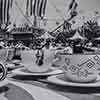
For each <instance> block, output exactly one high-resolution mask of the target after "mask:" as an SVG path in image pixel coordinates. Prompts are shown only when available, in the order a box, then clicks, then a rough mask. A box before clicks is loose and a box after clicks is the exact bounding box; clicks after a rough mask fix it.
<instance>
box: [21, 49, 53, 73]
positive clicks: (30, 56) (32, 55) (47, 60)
mask: <svg viewBox="0 0 100 100" xmlns="http://www.w3.org/2000/svg"><path fill="white" fill-rule="evenodd" d="M36 52H37V51H35V50H24V51H21V58H22V63H23V64H24V66H25V68H26V69H27V70H28V71H31V72H45V71H47V70H48V69H49V68H50V67H51V62H52V60H53V57H54V51H49V50H45V51H44V59H43V65H41V66H38V65H37V64H36V60H37V59H36Z"/></svg>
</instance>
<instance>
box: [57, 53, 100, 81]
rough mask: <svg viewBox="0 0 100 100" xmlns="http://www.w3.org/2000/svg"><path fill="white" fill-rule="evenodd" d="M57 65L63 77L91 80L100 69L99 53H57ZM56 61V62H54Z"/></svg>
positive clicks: (94, 78) (74, 79)
mask: <svg viewBox="0 0 100 100" xmlns="http://www.w3.org/2000/svg"><path fill="white" fill-rule="evenodd" d="M59 57H60V60H59V61H58V64H60V65H59V66H60V67H62V68H63V71H64V75H65V78H67V79H69V80H70V81H73V82H92V81H94V80H96V79H97V75H98V72H99V70H100V55H96V54H86V55H84V54H73V55H69V54H59ZM56 63H57V62H56Z"/></svg>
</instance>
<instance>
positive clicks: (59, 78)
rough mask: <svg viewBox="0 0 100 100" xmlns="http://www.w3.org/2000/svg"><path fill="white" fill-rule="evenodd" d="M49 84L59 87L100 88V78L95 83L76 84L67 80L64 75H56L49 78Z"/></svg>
mask: <svg viewBox="0 0 100 100" xmlns="http://www.w3.org/2000/svg"><path fill="white" fill-rule="evenodd" d="M47 81H48V83H51V84H55V85H59V86H72V87H100V76H99V75H98V76H97V79H96V80H95V81H94V82H89V83H76V82H71V81H69V80H67V79H66V78H65V76H64V74H60V75H54V76H50V77H48V78H47Z"/></svg>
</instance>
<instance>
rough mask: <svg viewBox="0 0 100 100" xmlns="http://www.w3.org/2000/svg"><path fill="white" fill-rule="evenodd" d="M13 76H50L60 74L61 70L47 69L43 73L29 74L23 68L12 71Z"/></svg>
mask: <svg viewBox="0 0 100 100" xmlns="http://www.w3.org/2000/svg"><path fill="white" fill-rule="evenodd" d="M12 73H13V74H14V75H25V76H50V75H57V74H62V73H63V71H62V70H59V69H58V70H57V69H48V70H47V71H45V72H30V71H28V70H27V69H25V68H19V69H15V70H13V71H12Z"/></svg>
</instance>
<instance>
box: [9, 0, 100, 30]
mask: <svg viewBox="0 0 100 100" xmlns="http://www.w3.org/2000/svg"><path fill="white" fill-rule="evenodd" d="M14 1H17V3H18V6H19V8H18V7H17V6H16V5H15V4H14V5H13V10H12V12H11V14H12V17H11V21H12V22H13V23H16V24H17V25H22V23H23V24H24V23H25V22H27V21H26V19H25V17H23V16H24V15H25V3H26V0H14ZM70 1H71V0H48V2H47V8H46V18H47V19H48V20H47V25H46V26H45V27H44V26H43V21H41V22H40V26H41V27H44V28H46V29H47V30H52V29H54V28H55V27H56V26H57V25H56V21H58V22H59V23H62V22H63V19H67V16H68V15H67V9H68V5H69V3H70ZM77 1H78V12H79V15H80V16H81V15H86V16H87V15H89V16H91V13H93V12H94V11H100V0H77ZM20 8H21V10H22V12H21V11H19V9H20ZM56 10H59V11H58V12H57V11H56ZM29 19H30V21H31V22H33V17H32V18H29Z"/></svg>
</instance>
